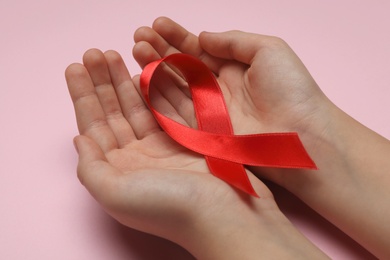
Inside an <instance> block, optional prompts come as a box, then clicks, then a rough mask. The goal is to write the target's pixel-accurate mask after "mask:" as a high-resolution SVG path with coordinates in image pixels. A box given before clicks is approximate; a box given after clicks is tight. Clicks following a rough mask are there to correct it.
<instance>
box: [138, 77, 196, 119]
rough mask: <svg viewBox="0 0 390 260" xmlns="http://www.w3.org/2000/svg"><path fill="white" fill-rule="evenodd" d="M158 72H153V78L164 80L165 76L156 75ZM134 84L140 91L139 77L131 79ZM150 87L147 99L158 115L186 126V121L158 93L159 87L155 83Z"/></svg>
mask: <svg viewBox="0 0 390 260" xmlns="http://www.w3.org/2000/svg"><path fill="white" fill-rule="evenodd" d="M158 74H159V72H158V70H157V71H156V72H155V78H158V79H159V81H161V80H164V77H166V75H161V76H159V75H158ZM133 81H134V84H135V86H136V88H137V89H138V90H139V89H140V83H139V75H137V76H135V77H134V78H133ZM150 84H151V87H150V91H149V98H150V101H151V103H152V106H153V108H154V109H155V110H157V111H158V112H159V113H160V114H163V115H164V116H166V117H169V118H170V119H172V120H174V121H176V122H178V123H180V124H183V125H185V126H188V125H189V124H188V123H187V121H186V120H185V119H184V118H183V117H182V116H181V115H180V114H179V113H178V111H177V110H176V109H175V107H173V105H172V104H171V103H170V102H169V101H168V100H167V98H166V97H164V96H163V94H162V93H161V91H160V86H158V85H160V84H159V83H156V82H153V81H152V82H151V83H150Z"/></svg>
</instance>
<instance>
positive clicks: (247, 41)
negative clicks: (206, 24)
mask: <svg viewBox="0 0 390 260" xmlns="http://www.w3.org/2000/svg"><path fill="white" fill-rule="evenodd" d="M199 42H200V45H201V46H202V48H203V49H204V50H205V51H207V52H209V53H210V54H211V55H214V56H216V57H219V58H223V59H230V60H236V61H239V62H242V63H245V64H248V65H250V64H251V63H252V61H253V59H254V57H255V56H256V54H257V53H258V52H259V51H260V50H264V49H265V48H266V47H269V46H274V45H275V44H278V45H281V44H283V41H281V40H280V39H278V38H276V37H271V36H264V35H258V34H252V33H245V32H240V31H229V32H223V33H209V32H202V33H201V34H200V35H199Z"/></svg>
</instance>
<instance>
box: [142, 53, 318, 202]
mask: <svg viewBox="0 0 390 260" xmlns="http://www.w3.org/2000/svg"><path fill="white" fill-rule="evenodd" d="M163 62H165V63H168V64H170V65H173V66H174V67H176V68H177V69H178V70H179V71H180V72H181V73H182V74H183V76H184V78H185V79H186V80H187V83H188V85H189V87H190V90H191V94H192V100H193V103H194V108H195V113H196V119H197V122H198V128H199V129H193V128H189V127H187V126H184V125H182V124H179V123H177V122H175V121H173V120H172V119H170V118H168V117H166V116H164V115H162V114H161V113H159V112H158V111H157V110H156V109H154V108H153V106H152V103H151V101H150V98H149V89H150V81H151V79H152V77H153V73H154V72H155V70H156V69H157V67H158V66H159V65H160V64H161V63H163ZM140 85H141V91H142V94H143V96H144V99H145V101H146V103H147V104H148V106H149V108H150V110H151V111H152V113H153V115H154V117H155V118H156V120H157V122H158V123H159V124H160V126H161V128H162V129H163V130H164V131H165V132H166V133H167V134H168V135H169V136H170V137H171V138H172V139H174V140H175V141H176V142H178V143H179V144H181V145H182V146H184V147H186V148H188V149H190V150H192V151H194V152H197V153H199V154H202V155H204V157H205V159H206V161H207V165H208V167H209V169H210V171H211V172H212V173H213V174H214V175H215V176H217V177H219V178H220V179H222V180H224V181H226V182H227V183H229V184H231V185H233V186H235V187H237V188H238V189H240V190H242V191H244V192H246V193H248V194H251V195H253V196H256V197H258V195H257V194H256V192H255V190H254V189H253V187H252V185H251V183H250V181H249V178H248V176H247V174H246V172H245V168H244V166H243V165H244V164H245V165H253V166H266V167H278V168H307V169H317V167H316V165H315V163H314V162H313V161H312V159H311V158H310V157H309V155H308V154H307V152H306V150H305V148H304V147H303V145H302V143H301V141H300V139H299V137H298V134H297V133H267V134H253V135H234V133H233V128H232V125H231V122H230V117H229V114H228V112H227V109H226V105H225V101H224V99H223V95H222V92H221V89H220V88H219V85H218V83H217V81H216V80H215V77H214V75H213V73H212V72H211V71H210V70H209V68H208V67H207V66H206V65H205V64H204V63H202V62H201V61H200V60H198V59H196V58H194V57H192V56H190V55H186V54H182V53H177V54H172V55H170V56H167V57H165V58H163V59H160V60H156V61H154V62H151V63H149V64H148V65H147V66H146V67H145V68H144V70H143V72H142V74H141V79H140Z"/></svg>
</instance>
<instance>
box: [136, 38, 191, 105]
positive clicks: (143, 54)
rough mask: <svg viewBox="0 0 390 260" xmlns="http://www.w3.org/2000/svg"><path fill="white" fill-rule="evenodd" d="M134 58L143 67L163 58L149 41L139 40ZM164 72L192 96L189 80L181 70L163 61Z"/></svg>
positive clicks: (174, 83)
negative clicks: (183, 75)
mask: <svg viewBox="0 0 390 260" xmlns="http://www.w3.org/2000/svg"><path fill="white" fill-rule="evenodd" d="M133 56H134V59H135V60H136V61H137V62H138V64H139V65H140V67H141V68H144V67H145V66H146V65H147V64H149V63H150V62H153V61H156V60H159V59H161V56H160V54H159V53H158V52H157V51H156V50H155V49H154V48H153V46H152V45H150V44H149V43H148V42H144V41H142V42H138V43H136V44H135V45H134V47H133ZM159 69H161V70H162V71H163V73H164V74H166V75H168V76H169V79H170V83H171V84H173V85H176V86H178V87H179V88H180V89H181V90H182V91H183V93H185V94H186V95H187V97H188V98H190V97H191V93H190V91H189V89H188V85H187V82H186V81H185V79H184V78H183V77H182V75H181V73H180V71H178V70H177V69H176V68H175V67H170V66H169V65H167V64H165V63H162V64H161V65H160V68H159Z"/></svg>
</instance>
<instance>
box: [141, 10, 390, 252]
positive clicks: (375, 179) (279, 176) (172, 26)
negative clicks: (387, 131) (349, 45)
mask: <svg viewBox="0 0 390 260" xmlns="http://www.w3.org/2000/svg"><path fill="white" fill-rule="evenodd" d="M134 39H135V42H136V45H135V46H134V49H133V55H134V57H135V59H136V60H137V62H138V63H139V64H140V66H141V67H143V66H145V65H146V64H147V63H149V62H151V61H153V60H156V59H159V58H160V57H164V56H166V55H169V54H172V53H176V52H183V53H188V54H191V55H194V56H196V57H198V58H199V59H201V60H202V61H203V62H205V63H206V64H207V65H208V66H209V68H210V69H211V70H212V71H213V72H214V74H215V75H216V77H217V80H218V82H219V84H220V87H221V89H222V91H223V93H224V98H225V100H226V103H227V106H228V109H229V113H230V116H231V120H232V123H233V128H234V131H235V133H236V134H246V133H263V132H286V131H294V132H298V134H299V136H300V138H301V140H302V142H303V144H304V145H305V147H306V149H307V151H308V153H309V154H310V155H311V157H312V158H313V159H314V161H315V162H316V164H317V166H318V168H319V170H318V171H308V170H291V169H290V170H289V169H266V168H256V167H253V168H250V170H251V171H252V172H253V173H254V174H255V175H256V176H258V177H260V178H266V179H269V180H271V181H273V182H275V183H277V184H279V185H281V186H283V187H285V188H286V189H288V190H290V191H291V192H292V193H294V194H295V195H297V196H298V197H299V198H301V199H302V200H303V201H304V202H305V203H307V204H308V205H309V206H311V207H312V208H313V209H315V210H316V211H317V212H319V213H320V214H321V215H323V216H324V217H325V218H327V219H328V220H329V221H331V222H332V223H334V224H335V225H336V226H338V227H339V228H340V229H341V230H343V231H344V232H345V233H347V234H348V235H349V236H351V237H352V238H354V239H355V240H356V241H357V242H359V243H360V244H361V245H363V246H364V247H366V248H367V249H368V250H370V251H371V252H372V253H373V254H374V255H376V256H377V257H378V258H381V259H387V258H390V250H389V248H390V244H389V242H388V239H387V238H388V237H389V235H390V225H388V221H387V220H388V219H389V216H390V207H389V206H388V201H390V192H389V189H388V187H389V186H390V175H389V174H388V173H389V169H390V160H388V155H389V154H390V142H389V140H387V139H385V138H383V137H381V136H379V135H378V134H376V133H375V132H373V131H371V130H370V129H368V128H366V127H365V126H363V125H361V124H360V123H359V122H357V121H356V120H354V119H352V118H351V117H349V116H348V115H347V114H346V113H344V112H343V111H342V110H340V109H339V108H338V107H337V106H336V105H335V104H333V103H332V102H331V101H330V100H329V99H328V98H327V97H326V96H325V95H324V93H323V92H322V91H321V90H320V88H319V87H318V85H317V84H316V82H315V81H314V79H313V78H312V77H311V75H310V74H309V72H308V71H307V69H306V68H305V66H304V65H303V63H302V62H301V61H300V60H299V58H298V57H297V56H296V54H295V53H294V52H293V51H292V50H291V49H290V47H289V46H288V45H287V44H286V43H285V42H284V41H283V40H281V39H279V38H276V37H270V36H264V35H257V34H249V33H244V32H239V31H230V32H224V33H206V32H203V33H201V34H200V35H199V36H195V35H193V34H191V33H190V32H188V31H187V30H185V29H184V28H183V27H181V26H180V25H178V24H176V23H175V22H173V21H172V20H170V19H168V18H164V17H162V18H159V19H157V20H156V21H155V22H154V24H153V26H152V27H151V28H149V27H142V28H140V29H138V30H137V31H136V33H135V35H134ZM166 73H167V74H168V75H170V76H169V77H165V78H162V79H160V81H159V82H156V84H157V85H161V84H164V85H167V86H170V88H164V89H167V90H169V91H165V92H164V89H160V95H161V96H163V97H164V98H165V99H166V101H168V103H170V104H171V109H170V110H169V111H168V114H170V115H174V117H181V118H183V119H184V121H185V122H187V123H188V124H189V125H191V126H194V123H193V121H194V119H193V110H192V108H191V106H192V103H191V99H190V98H189V97H188V96H187V95H181V99H178V98H177V95H176V97H175V98H173V97H172V93H174V91H171V89H174V88H173V87H174V86H175V85H176V86H178V87H177V88H176V89H183V83H182V82H180V80H178V79H177V76H174V73H173V72H172V70H168V69H166ZM136 79H137V78H135V80H136ZM182 93H185V91H184V92H182Z"/></svg>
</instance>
